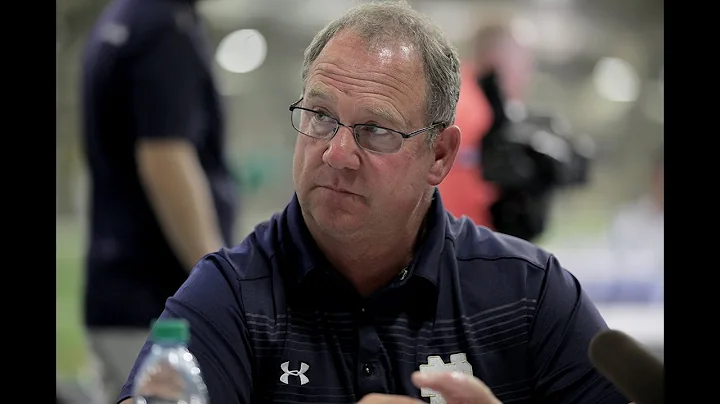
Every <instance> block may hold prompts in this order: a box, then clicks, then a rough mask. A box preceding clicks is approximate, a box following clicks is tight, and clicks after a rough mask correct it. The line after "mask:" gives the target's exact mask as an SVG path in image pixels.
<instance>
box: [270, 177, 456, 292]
mask: <svg viewBox="0 0 720 404" xmlns="http://www.w3.org/2000/svg"><path fill="white" fill-rule="evenodd" d="M282 216H283V217H282V220H281V223H282V227H283V229H282V230H283V231H282V233H283V234H287V235H288V236H289V237H283V239H284V240H283V243H282V244H283V247H284V249H285V252H286V253H289V255H288V256H289V257H292V258H291V259H292V260H294V262H295V264H296V265H297V268H298V271H297V281H298V282H303V281H304V280H305V279H306V278H307V277H308V275H310V274H311V273H313V272H315V271H316V270H321V271H322V270H324V269H328V268H329V263H328V262H327V260H326V259H325V256H324V255H323V254H322V252H321V251H320V248H319V247H318V246H317V244H316V243H315V240H314V239H313V237H312V235H311V234H310V231H309V230H308V228H307V225H306V224H305V219H304V218H303V215H302V210H301V208H300V203H299V202H298V199H297V195H296V194H294V195H293V198H292V200H291V201H290V204H289V205H288V206H287V208H286V209H285V212H284V213H283V215H282ZM446 226H447V215H446V212H445V208H444V206H443V204H442V199H441V198H440V193H439V191H438V190H437V188H436V189H435V191H434V193H433V197H432V203H431V205H430V209H428V213H427V216H426V217H425V224H424V231H423V233H424V234H423V235H422V236H421V237H420V239H419V240H418V243H417V246H416V247H415V253H414V254H413V260H412V261H411V263H410V265H409V266H408V267H407V268H406V269H405V270H403V271H401V272H400V273H399V274H398V276H397V277H396V279H395V280H394V281H393V282H392V284H393V286H401V285H404V284H405V283H407V282H409V281H411V279H413V278H418V279H421V280H423V281H425V282H429V284H430V285H432V286H433V287H434V288H435V289H437V286H438V274H439V270H440V255H441V253H442V249H443V245H444V242H445V231H446Z"/></svg>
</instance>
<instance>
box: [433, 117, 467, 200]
mask: <svg viewBox="0 0 720 404" xmlns="http://www.w3.org/2000/svg"><path fill="white" fill-rule="evenodd" d="M459 148H460V128H458V127H457V126H456V125H452V126H448V127H447V128H445V129H444V130H443V131H442V132H440V133H438V135H437V137H436V138H435V143H434V145H433V153H434V156H435V161H433V164H432V166H431V167H430V172H429V173H428V183H429V184H430V185H432V186H436V185H438V184H440V183H441V182H442V180H443V179H445V177H446V176H447V175H448V173H449V172H450V169H451V168H452V166H453V163H455V156H457V153H458V149H459Z"/></svg>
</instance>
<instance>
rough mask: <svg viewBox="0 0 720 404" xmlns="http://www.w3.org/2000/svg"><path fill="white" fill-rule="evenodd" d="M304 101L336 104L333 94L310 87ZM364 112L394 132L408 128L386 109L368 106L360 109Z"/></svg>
mask: <svg viewBox="0 0 720 404" xmlns="http://www.w3.org/2000/svg"><path fill="white" fill-rule="evenodd" d="M306 99H308V100H312V99H321V100H324V101H329V102H335V103H336V102H337V96H336V95H335V94H333V93H330V92H327V91H324V90H323V89H322V88H320V87H311V88H310V90H309V91H308V94H307V97H306ZM362 109H363V110H364V111H365V112H367V113H368V114H370V115H374V116H377V117H379V118H381V119H382V120H384V121H386V122H387V123H388V124H389V125H391V126H392V128H394V129H396V130H400V128H402V129H404V128H407V127H409V125H408V123H407V122H406V121H405V119H402V118H398V117H397V116H396V115H395V114H394V113H392V112H391V111H390V110H388V109H387V108H382V107H376V106H368V107H363V108H362Z"/></svg>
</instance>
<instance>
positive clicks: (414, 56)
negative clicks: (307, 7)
mask: <svg viewBox="0 0 720 404" xmlns="http://www.w3.org/2000/svg"><path fill="white" fill-rule="evenodd" d="M425 86H426V80H425V76H424V72H423V64H422V59H421V57H420V55H419V53H418V52H417V50H416V49H414V47H413V46H412V45H410V44H408V43H406V42H403V41H386V42H385V43H384V44H382V45H380V46H378V47H374V48H368V46H367V45H366V44H365V43H364V42H363V41H362V40H361V39H360V38H359V37H358V36H357V35H356V34H354V33H353V32H344V33H340V34H338V35H336V36H335V37H334V38H333V39H331V40H330V42H329V43H328V44H327V45H326V46H325V48H324V49H323V51H322V53H321V54H320V56H319V57H318V58H317V60H316V61H315V62H314V64H313V65H312V66H311V68H310V70H309V72H308V75H307V80H306V83H305V94H304V98H303V101H302V103H301V105H300V106H301V107H303V108H308V109H312V110H320V111H323V113H324V114H325V115H328V116H331V117H333V118H335V119H337V120H338V121H339V122H341V123H343V124H345V125H354V124H374V125H378V126H383V127H386V128H389V129H394V130H397V131H400V132H403V133H409V132H412V131H415V130H417V129H421V128H423V127H425V126H427V125H428V124H429V123H428V122H427V121H426V117H425V102H426V98H425V97H426V90H425ZM452 128H453V129H450V132H452V135H453V136H449V137H451V138H452V139H455V140H456V141H457V142H459V131H457V127H452ZM455 131H457V133H455ZM445 132H448V129H446V130H445ZM443 135H444V133H443ZM425 136H426V133H423V134H420V135H418V136H415V137H413V138H410V139H406V140H405V141H404V143H403V146H402V147H401V149H400V150H399V151H398V152H396V153H393V154H378V153H373V152H371V151H367V150H365V149H362V148H360V147H359V146H358V145H357V143H356V142H355V139H354V137H353V134H352V132H351V130H350V129H348V128H345V127H342V126H341V127H340V128H339V129H338V132H337V134H336V135H335V136H334V137H333V138H332V139H330V140H327V139H323V140H319V139H314V138H311V137H308V136H304V135H301V134H298V137H297V141H296V144H295V153H294V158H293V181H294V183H295V190H296V192H297V195H298V199H299V201H300V205H301V207H302V209H303V213H304V214H305V216H306V218H308V219H310V220H312V221H314V222H315V223H316V224H317V226H318V227H319V228H321V229H322V230H323V231H325V232H327V233H330V234H333V235H335V236H342V235H352V234H355V233H357V232H360V231H362V230H364V229H373V230H374V231H373V232H372V233H373V234H375V233H377V232H378V231H380V232H387V233H394V232H396V231H397V227H398V226H402V225H403V224H404V223H407V221H408V218H409V217H410V216H411V215H412V213H413V212H415V211H416V210H417V209H419V208H420V206H421V202H422V199H423V197H425V196H427V194H428V193H429V192H430V191H431V187H430V185H437V183H439V182H440V181H441V180H442V178H444V177H445V175H446V174H447V171H449V169H450V166H451V165H452V161H453V160H454V156H455V153H456V152H457V145H456V144H455V150H454V151H452V153H448V152H447V150H446V149H448V147H447V143H448V142H447V141H445V142H439V143H441V146H440V153H438V152H437V149H438V146H436V147H435V150H433V148H431V147H429V146H428V144H427V142H426V140H425ZM441 136H442V135H441ZM451 146H452V145H451ZM449 154H451V156H450V155H449ZM438 156H440V158H438Z"/></svg>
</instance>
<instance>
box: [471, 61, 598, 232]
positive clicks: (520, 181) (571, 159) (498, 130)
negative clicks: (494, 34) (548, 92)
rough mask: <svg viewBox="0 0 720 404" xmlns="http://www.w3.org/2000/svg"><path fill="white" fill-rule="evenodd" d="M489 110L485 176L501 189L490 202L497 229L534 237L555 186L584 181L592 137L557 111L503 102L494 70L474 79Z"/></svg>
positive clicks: (483, 147) (484, 143) (483, 146)
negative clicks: (544, 111)
mask: <svg viewBox="0 0 720 404" xmlns="http://www.w3.org/2000/svg"><path fill="white" fill-rule="evenodd" d="M478 85H479V86H480V87H481V88H482V90H483V92H484V94H485V96H486V98H487V100H488V102H489V103H490V105H491V109H492V112H493V122H492V125H491V128H490V130H489V131H488V133H487V134H486V135H485V136H484V137H483V140H482V143H481V148H480V155H481V159H480V164H481V167H482V172H483V177H484V178H485V180H486V181H488V182H491V183H493V184H494V185H496V186H497V187H498V188H499V190H500V195H499V198H498V200H497V201H496V202H495V203H494V204H493V206H492V207H491V215H492V218H493V226H494V227H495V230H497V231H499V232H501V233H506V234H510V235H513V236H516V237H519V238H522V239H525V240H532V239H534V238H536V237H537V236H539V235H540V234H541V233H542V232H543V231H544V230H545V226H546V222H547V217H548V215H549V211H550V205H551V200H552V195H553V191H555V190H556V189H558V188H561V187H569V186H577V185H584V184H586V183H587V182H588V177H589V171H590V163H591V160H592V157H593V154H594V143H593V141H592V139H590V138H589V137H587V136H581V135H576V134H574V133H572V132H571V129H570V126H569V124H568V123H567V121H566V120H564V119H563V118H562V117H560V116H558V115H548V114H537V113H533V112H529V111H527V110H526V109H525V107H524V105H521V104H512V103H507V102H506V100H505V97H504V96H503V94H502V91H501V89H500V87H499V85H498V82H497V75H496V74H495V73H491V74H488V75H486V76H483V77H480V78H479V79H478Z"/></svg>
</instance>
